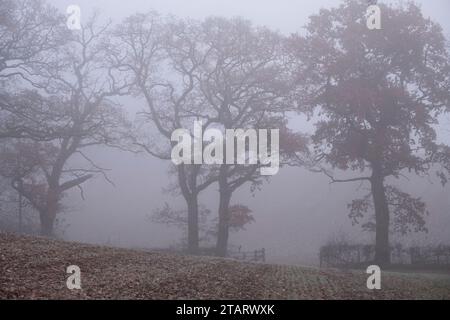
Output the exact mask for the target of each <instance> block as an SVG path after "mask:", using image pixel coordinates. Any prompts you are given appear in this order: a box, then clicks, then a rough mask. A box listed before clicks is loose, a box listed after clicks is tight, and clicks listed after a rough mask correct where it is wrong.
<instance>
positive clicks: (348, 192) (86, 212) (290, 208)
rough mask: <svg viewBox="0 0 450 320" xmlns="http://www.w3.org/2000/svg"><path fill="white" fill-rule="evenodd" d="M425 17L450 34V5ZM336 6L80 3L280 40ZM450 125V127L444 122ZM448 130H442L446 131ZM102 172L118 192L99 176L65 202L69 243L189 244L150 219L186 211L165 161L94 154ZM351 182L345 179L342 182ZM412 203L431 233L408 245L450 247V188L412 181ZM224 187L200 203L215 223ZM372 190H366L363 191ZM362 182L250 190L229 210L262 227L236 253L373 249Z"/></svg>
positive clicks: (303, 258) (310, 181) (429, 9)
mask: <svg viewBox="0 0 450 320" xmlns="http://www.w3.org/2000/svg"><path fill="white" fill-rule="evenodd" d="M419 2H420V3H421V4H422V6H423V10H424V12H425V14H426V15H429V16H430V17H431V18H432V19H433V20H435V21H438V22H439V23H441V25H442V26H443V28H444V30H445V34H447V35H450V21H449V19H448V16H446V15H448V12H450V3H449V2H448V0H431V1H430V0H427V1H425V0H422V1H419ZM51 3H52V4H54V5H55V6H57V7H58V8H60V9H61V10H63V11H65V8H66V7H67V6H68V5H71V4H74V1H66V0H57V1H56V0H54V1H51ZM338 3H339V1H331V0H316V1H295V0H278V1H273V0H272V1H271V0H264V1H261V0H246V1H236V0H227V1H224V0H192V1H183V0H161V1H156V0H152V1H146V0H141V1H139V0H128V1H122V0H89V1H88V0H85V1H81V0H78V1H76V4H77V5H79V6H80V8H81V9H82V17H86V16H89V14H90V12H92V10H94V8H98V9H100V11H101V14H102V17H106V18H112V19H113V21H114V22H120V21H121V20H122V19H123V18H125V17H127V16H129V15H131V14H133V13H135V12H147V11H149V10H156V11H158V12H159V13H161V14H164V15H175V16H178V17H183V18H192V19H202V18H205V17H207V16H211V15H213V16H225V17H234V16H242V17H244V18H246V19H249V20H251V21H252V22H254V23H255V24H257V25H264V26H268V27H270V28H272V29H275V30H279V31H280V32H282V33H283V34H286V35H288V34H290V33H294V32H299V31H301V28H302V26H304V25H305V24H306V23H307V21H308V20H307V18H308V16H310V15H311V14H314V13H317V12H318V11H319V9H320V8H322V7H327V8H328V7H331V6H335V5H337V4H338ZM120 101H121V103H122V104H123V106H124V108H126V109H127V110H128V113H129V115H130V117H131V118H134V117H135V113H136V111H137V110H141V109H144V108H145V106H143V105H141V104H142V102H139V100H136V99H134V98H121V99H120ZM446 121H447V123H448V124H450V120H448V119H447V120H446ZM292 123H293V124H292V126H293V127H295V128H294V129H296V130H298V131H308V130H309V129H310V128H311V124H310V123H305V121H304V120H302V119H292ZM444 123H445V122H444ZM440 139H441V140H442V141H446V142H450V132H449V131H448V130H445V129H442V130H441V136H440ZM88 153H89V154H90V155H91V156H92V158H95V160H96V163H97V164H98V165H100V166H101V167H103V168H108V169H109V171H108V176H109V178H110V179H111V180H112V181H113V182H114V186H113V185H111V184H109V183H108V182H107V181H105V180H104V179H102V178H101V177H100V176H98V177H96V178H95V179H93V180H90V181H88V182H87V183H86V184H85V185H84V186H83V189H84V194H85V200H82V199H81V197H80V194H79V193H78V192H77V191H76V190H72V191H71V192H70V193H69V196H68V197H67V198H66V199H65V205H66V206H67V209H66V212H65V213H64V214H62V215H61V217H60V218H63V219H64V223H63V224H64V225H66V226H67V227H66V228H65V238H67V239H69V240H73V241H81V242H89V243H98V244H106V243H108V244H111V245H116V246H124V247H132V248H166V247H169V246H172V245H175V244H177V243H178V242H179V239H180V238H181V237H182V234H181V232H180V230H178V229H176V228H170V227H168V226H165V225H161V224H156V223H154V222H152V221H151V220H150V219H149V216H150V215H151V214H152V212H153V211H154V210H155V209H156V208H159V207H161V206H162V205H163V204H164V203H165V202H168V203H171V204H175V205H174V206H175V207H178V208H181V209H182V208H184V206H185V203H184V202H183V200H182V199H181V197H175V196H172V195H169V194H167V192H165V191H164V188H166V187H167V186H168V184H169V180H168V173H167V170H168V168H169V164H168V162H167V161H166V162H165V161H161V160H157V159H155V158H153V157H151V156H149V155H145V154H132V153H127V152H124V151H121V150H114V149H106V148H95V149H94V148H91V149H90V150H89V152H88ZM342 176H345V173H342ZM399 181H400V183H401V184H402V186H403V187H404V188H405V189H406V190H408V191H411V193H412V194H413V195H415V196H421V197H422V198H423V199H424V200H425V201H426V203H427V204H428V206H429V211H430V213H431V215H430V216H429V217H427V218H426V220H427V225H428V228H429V233H428V234H417V235H412V236H410V238H409V239H410V240H408V241H410V243H433V244H438V243H446V244H450V233H449V232H448V230H449V228H450V197H449V192H450V188H449V187H446V188H442V187H441V185H440V183H439V181H438V180H437V179H435V178H433V177H432V178H429V179H426V178H425V179H424V178H416V177H409V180H408V179H406V178H403V179H400V180H399ZM217 188H218V187H217V185H216V184H214V185H212V186H211V187H210V189H209V190H208V191H207V192H205V193H203V194H202V195H201V201H200V202H201V203H202V204H204V205H205V206H206V207H208V208H209V209H211V211H212V214H213V215H214V214H217V207H218V193H217ZM366 188H367V186H366ZM362 191H364V190H361V186H360V183H349V184H339V183H338V184H330V179H329V178H328V177H326V176H325V175H323V174H320V173H312V172H308V171H307V170H306V169H301V168H282V169H281V170H280V172H279V173H278V174H277V175H276V176H274V177H272V178H271V179H270V181H269V183H265V184H264V185H263V186H262V189H261V190H260V191H256V192H255V193H254V194H253V193H252V192H251V190H250V187H249V186H245V187H243V188H241V189H240V190H239V192H237V193H236V194H235V195H234V196H233V199H232V203H242V204H245V205H247V206H248V207H249V208H250V209H251V210H252V211H253V213H254V218H255V222H253V223H252V224H250V225H249V226H247V227H246V230H245V231H241V232H239V233H236V234H234V233H233V234H231V236H230V244H231V245H235V246H242V248H244V249H248V250H255V249H260V248H265V249H266V255H267V261H269V262H274V263H295V264H303V265H311V264H317V263H318V252H319V248H320V246H322V245H323V244H325V243H326V242H327V241H328V240H330V239H331V238H333V237H338V236H339V235H340V234H344V233H345V234H347V235H348V238H349V239H350V240H352V239H355V240H358V241H360V240H361V239H364V240H365V241H370V242H372V241H373V238H374V235H372V234H368V233H367V232H363V231H362V230H361V228H360V227H359V226H352V224H351V221H350V219H349V218H348V209H347V204H348V203H349V202H350V201H351V200H353V199H354V198H355V195H360V194H361V193H362Z"/></svg>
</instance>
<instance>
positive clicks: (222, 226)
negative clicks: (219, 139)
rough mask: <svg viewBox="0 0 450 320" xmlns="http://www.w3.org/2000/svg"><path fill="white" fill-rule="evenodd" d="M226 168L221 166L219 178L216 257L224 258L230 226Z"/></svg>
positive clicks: (229, 199)
mask: <svg viewBox="0 0 450 320" xmlns="http://www.w3.org/2000/svg"><path fill="white" fill-rule="evenodd" d="M227 175H228V168H227V167H226V166H222V168H221V169H220V176H219V196H220V200H219V225H218V230H217V244H216V255H217V256H219V257H226V256H227V251H228V234H229V226H230V212H229V208H230V201H231V195H232V193H231V192H230V190H228V181H227Z"/></svg>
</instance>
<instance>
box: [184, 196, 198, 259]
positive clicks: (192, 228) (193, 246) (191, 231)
mask: <svg viewBox="0 0 450 320" xmlns="http://www.w3.org/2000/svg"><path fill="white" fill-rule="evenodd" d="M187 205H188V252H189V253H190V254H198V252H199V234H198V198H197V196H191V198H190V199H189V200H187Z"/></svg>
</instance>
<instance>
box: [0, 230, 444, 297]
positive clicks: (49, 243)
mask: <svg viewBox="0 0 450 320" xmlns="http://www.w3.org/2000/svg"><path fill="white" fill-rule="evenodd" d="M69 265H78V266H79V267H80V268H81V279H82V290H78V291H77V290H75V291H71V290H68V289H67V287H66V277H67V274H66V273H65V270H66V268H67V266H69ZM366 279H367V275H366V274H365V273H364V272H363V271H354V272H344V271H337V270H322V269H314V268H303V267H297V266H279V265H266V264H252V263H241V262H237V261H233V260H229V259H216V258H205V257H190V256H181V255H171V254H164V253H147V252H140V251H133V250H124V249H115V248H108V247H99V246H90V245H85V244H77V243H69V242H62V241H54V240H48V239H43V238H33V237H19V236H15V235H9V234H3V233H0V299H450V277H449V276H445V275H422V274H399V273H383V275H382V290H379V291H370V290H368V289H367V288H366Z"/></svg>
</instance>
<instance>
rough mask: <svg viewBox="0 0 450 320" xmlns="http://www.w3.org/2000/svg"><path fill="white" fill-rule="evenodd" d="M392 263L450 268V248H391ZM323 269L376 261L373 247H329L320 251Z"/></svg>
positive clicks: (344, 245) (342, 245)
mask: <svg viewBox="0 0 450 320" xmlns="http://www.w3.org/2000/svg"><path fill="white" fill-rule="evenodd" d="M390 252H391V263H392V264H396V265H409V266H422V267H424V266H426V267H434V266H436V267H442V266H445V267H450V246H436V247H432V246H428V247H411V248H404V247H402V246H393V247H391V248H390ZM319 258H320V266H321V267H351V266H357V265H361V264H365V263H370V262H372V261H374V258H375V247H374V246H372V245H348V244H340V245H329V246H324V247H322V248H321V249H320V254H319Z"/></svg>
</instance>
